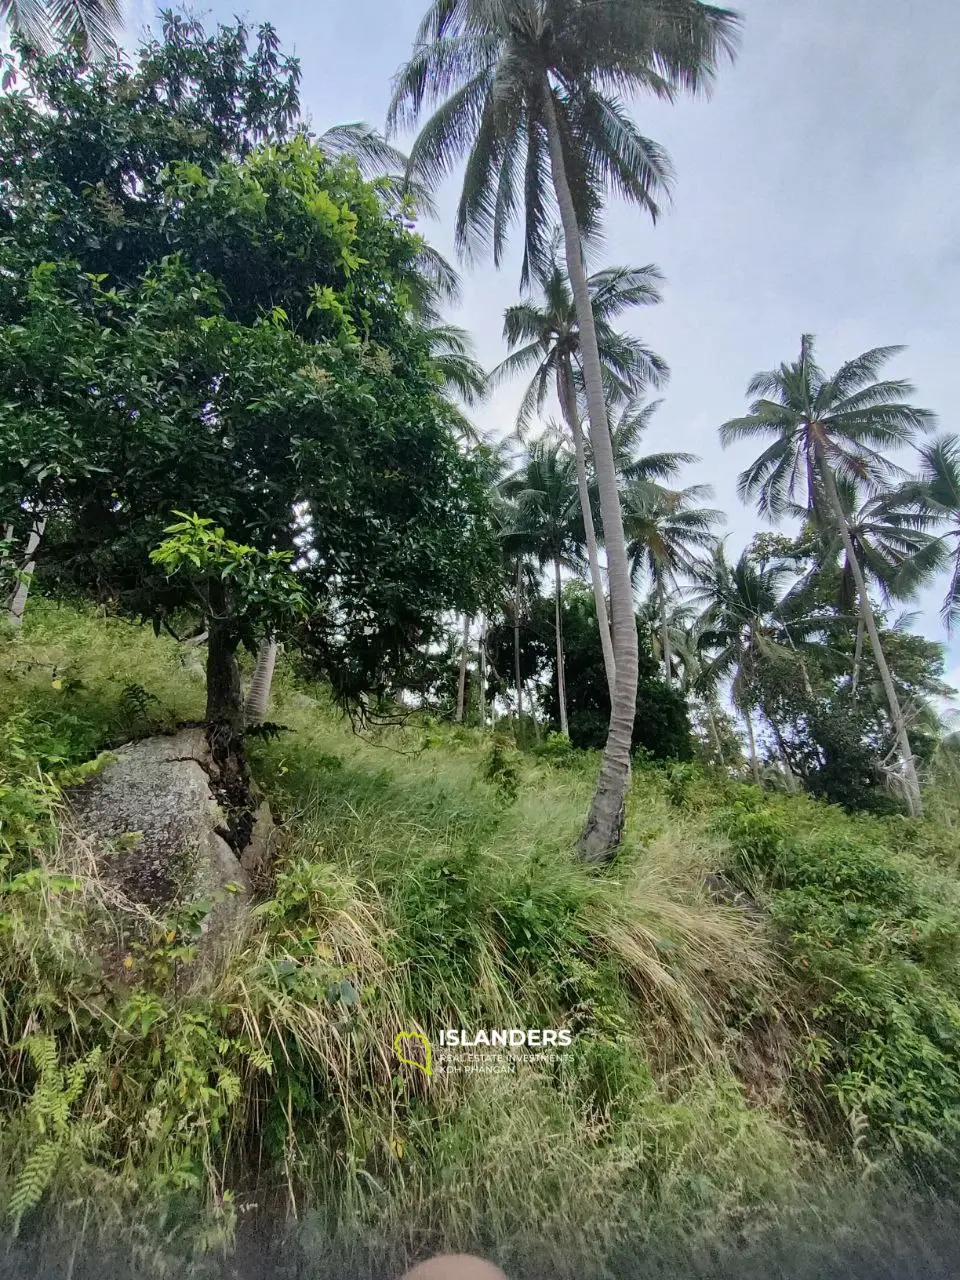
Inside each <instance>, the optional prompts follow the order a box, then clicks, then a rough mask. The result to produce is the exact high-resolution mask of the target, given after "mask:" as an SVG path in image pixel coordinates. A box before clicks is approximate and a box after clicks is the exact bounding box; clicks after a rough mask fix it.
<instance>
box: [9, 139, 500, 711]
mask: <svg viewBox="0 0 960 1280" xmlns="http://www.w3.org/2000/svg"><path fill="white" fill-rule="evenodd" d="M217 175H218V182H217V184H216V186H215V189H214V190H213V191H211V185H213V184H211V183H209V182H208V181H207V179H206V178H205V177H204V176H203V175H202V174H199V175H198V174H197V173H195V172H193V171H190V172H188V173H183V172H182V171H181V172H180V176H179V178H178V179H177V183H178V185H177V199H176V204H175V214H174V215H173V218H174V220H175V221H176V222H177V224H178V225H177V234H178V235H179V236H180V237H181V240H182V242H183V243H184V245H185V246H186V245H187V244H188V243H189V244H190V246H191V248H192V254H191V256H192V257H193V258H194V263H198V262H203V261H206V262H207V265H208V267H210V268H216V267H217V266H218V265H220V264H221V263H222V264H223V271H222V275H221V276H220V278H219V279H215V278H214V277H213V276H212V275H209V274H204V275H201V274H197V273H196V271H195V270H192V269H191V268H190V267H188V266H187V265H186V263H185V261H184V258H185V257H186V256H187V255H186V253H184V255H183V256H182V257H180V258H175V257H165V258H164V259H163V260H162V261H161V262H160V264H159V265H158V266H157V267H156V268H155V269H153V270H150V271H148V272H147V273H146V274H145V275H144V277H143V279H142V281H141V282H140V283H139V284H138V285H137V286H135V287H121V288H111V289H108V288H107V287H106V285H105V284H104V283H101V282H100V281H98V280H97V279H96V278H91V276H90V275H89V273H84V272H82V271H79V270H77V269H76V268H73V267H69V266H63V267H59V268H58V267H53V266H51V265H46V266H44V265H41V266H38V267H35V268H33V269H32V270H31V271H30V272H29V273H28V274H26V275H25V276H23V275H21V274H20V273H18V272H10V271H8V272H6V273H5V274H4V276H3V280H4V284H3V288H2V296H0V313H2V314H3V315H4V317H5V318H6V319H7V321H8V323H7V326H6V328H5V329H4V331H3V335H2V340H0V385H2V387H3V413H2V418H0V439H2V443H3V449H2V454H3V459H4V461H3V464H2V466H0V520H2V519H4V518H5V517H6V514H7V513H8V512H9V513H11V514H15V513H16V512H17V511H20V510H23V509H27V510H30V511H32V512H37V513H43V514H44V515H45V516H46V518H47V534H46V548H45V554H44V557H43V559H42V561H41V562H40V567H39V569H38V576H40V578H41V580H42V582H43V584H44V585H45V587H46V589H47V590H54V591H58V592H61V593H69V592H74V591H76V592H81V593H83V594H87V595H94V596H96V597H97V598H108V599H112V600H113V601H114V603H115V605H116V607H118V608H119V609H121V610H122V611H124V612H127V613H133V614H138V615H140V616H144V617H149V618H151V619H152V620H153V621H154V624H155V625H156V626H158V627H159V626H162V625H165V624H166V625H173V619H175V617H176V615H177V613H178V611H181V610H184V609H190V608H192V607H194V606H195V602H196V589H195V584H193V585H191V584H190V583H189V582H188V581H187V580H186V579H185V578H184V576H183V575H182V574H170V575H168V574H166V573H164V572H163V571H162V569H163V566H162V565H161V564H158V563H157V562H155V561H154V562H151V559H150V552H151V551H152V550H153V549H154V548H155V547H157V546H158V545H159V544H160V543H161V542H162V541H163V540H164V530H165V529H166V527H167V526H168V525H169V523H170V521H171V518H172V516H173V512H174V511H185V512H187V513H193V512H196V513H198V515H200V516H201V517H204V518H207V519H212V520H213V521H215V522H216V524H217V526H218V527H222V528H223V530H224V537H225V538H226V539H227V540H228V541H230V542H232V543H236V544H240V545H243V546H249V547H252V548H254V549H255V550H256V551H257V553H258V554H261V555H269V554H271V553H274V552H277V553H283V554H291V555H294V556H295V557H296V571H297V576H298V580H299V581H300V582H302V584H303V589H304V591H305V592H307V593H308V596H309V601H310V608H309V610H308V611H307V612H308V617H307V618H306V619H305V620H304V621H303V622H302V623H299V624H297V625H296V626H293V625H292V624H291V625H289V626H288V629H287V634H288V638H289V639H290V641H291V643H295V644H297V645H298V646H299V647H300V648H301V649H302V650H303V651H304V652H305V653H307V654H308V655H310V656H311V657H312V658H313V660H314V661H315V662H316V663H317V664H318V665H319V666H320V667H321V668H322V669H323V670H324V671H326V672H327V673H328V674H329V675H330V676H331V678H332V679H333V680H334V683H335V685H336V687H337V690H338V692H339V693H340V694H341V696H342V697H343V698H344V699H350V698H353V699H355V698H357V697H359V695H360V694H361V693H363V692H365V691H366V690H368V689H379V688H382V687H384V686H385V685H386V684H388V683H389V682H390V681H392V680H395V674H396V672H397V671H398V669H400V668H401V667H402V665H403V662H404V661H405V658H406V656H407V655H408V654H409V653H410V652H411V651H413V650H414V649H416V648H417V646H420V645H422V644H424V643H425V642H426V641H427V640H428V639H429V637H430V634H431V631H432V629H433V628H434V627H435V626H436V619H437V618H439V616H440V615H441V613H442V612H443V610H444V609H447V608H450V607H456V606H457V605H458V604H461V605H462V604H464V603H466V604H471V603H472V602H473V601H474V600H475V598H476V594H477V593H476V591H475V590H474V586H475V585H476V584H477V583H478V582H479V581H480V579H481V578H482V577H483V576H484V575H486V574H487V573H488V572H489V566H490V564H491V563H492V559H491V557H492V546H491V547H488V545H487V534H486V529H485V521H484V512H485V509H486V502H485V497H484V491H483V485H482V477H481V476H480V475H479V474H478V472H477V469H476V468H475V467H474V466H473V465H472V464H471V463H470V462H469V461H468V460H467V459H466V458H465V456H464V455H463V454H462V453H461V452H460V450H459V448H458V446H457V442H456V439H455V435H454V432H453V427H452V423H451V419H450V414H449V409H448V406H447V404H446V402H445V400H444V399H443V397H442V396H441V394H440V390H439V385H438V379H437V374H436V371H435V369H434V366H433V364H432V362H431V360H430V356H429V349H428V344H427V340H426V338H425V336H424V334H423V333H422V331H421V330H420V329H419V328H418V327H417V326H416V325H415V324H413V323H412V322H411V320H410V319H409V317H408V314H407V301H406V293H405V290H404V289H403V268H402V264H403V261H404V258H405V257H408V258H409V257H412V256H413V255H415V254H416V252H417V245H416V243H415V242H414V238H413V237H410V236H409V233H408V232H407V231H405V230H404V229H403V227H402V226H400V225H399V224H398V223H396V222H395V221H394V220H392V219H391V218H389V216H388V215H386V214H385V212H384V210H383V207H382V205H381V204H380V203H379V201H378V199H377V196H376V193H375V192H374V191H373V190H372V189H370V188H369V185H368V184H366V183H364V182H363V181H362V179H360V178H359V175H358V174H357V172H356V169H355V168H354V167H353V166H351V165H349V164H346V165H345V164H344V162H336V163H331V162H329V161H328V160H327V159H326V158H325V157H324V156H323V154H322V153H321V152H319V151H317V150H315V149H313V148H311V147H310V145H309V143H307V142H306V140H303V139H295V140H294V141H292V142H291V143H289V144H285V145H284V146H282V147H279V148H277V149H275V150H272V151H268V152H264V153H253V154H251V155H250V156H249V157H248V158H247V159H246V160H245V161H243V162H242V163H241V164H240V165H237V166H230V165H223V166H221V168H220V169H219V170H218V171H217ZM215 218H216V219H219V220H220V222H221V234H220V235H219V236H217V235H216V234H214V232H213V231H212V230H211V228H210V226H209V220H211V219H215ZM270 243H272V244H274V245H275V246H277V247H276V248H275V249H274V252H273V256H271V255H270V251H269V247H268V246H269V244H270ZM6 248H7V249H8V251H9V256H8V257H7V259H6V261H7V262H18V263H19V262H20V261H22V257H23V255H22V254H21V255H20V257H19V258H18V257H17V255H16V253H15V252H14V251H15V250H16V248H17V246H16V244H11V243H9V242H8V243H7V245H6ZM360 258H362V259H363V261H362V263H361V262H359V261H358V259H360ZM398 261H399V263H400V264H401V267H400V270H399V271H397V272H396V273H394V270H393V266H394V263H395V262H398ZM244 262H246V263H250V264H253V265H254V266H255V267H256V269H257V270H258V272H259V278H260V279H261V280H264V279H265V280H266V281H267V282H268V283H267V284H265V286H264V287H268V288H270V289H272V290H275V292H274V293H273V296H274V297H279V298H281V299H282V300H283V302H284V303H285V306H283V307H275V308H274V309H273V310H272V311H271V312H269V313H266V314H265V308H264V307H263V305H262V303H261V302H260V301H258V299H257V297H256V293H255V285H254V283H253V282H252V281H251V280H249V279H248V277H247V275H246V273H245V271H244V269H243V268H242V267H238V266H237V264H238V263H244ZM295 262H299V263H300V270H299V272H298V271H297V270H295V269H294V265H293V264H294V263H295ZM304 264H307V268H306V270H305V269H304ZM234 272H235V273H237V275H234V274H233V273H234ZM237 276H239V279H238V278H237ZM304 276H306V277H308V279H309V277H312V278H313V280H314V281H321V282H323V283H318V284H315V285H310V284H309V283H305V281H304ZM294 328H295V329H296V330H297V332H294V331H293V330H294ZM471 582H472V584H473V585H468V583H471ZM458 584H459V585H458ZM461 588H465V590H461ZM205 622H206V626H207V629H208V631H209V633H210V640H209V642H208V707H207V716H208V718H209V719H211V720H215V719H216V720H226V721H228V722H229V723H231V724H232V725H235V724H236V723H237V721H238V718H239V715H240V711H239V706H238V702H237V699H236V697H235V696H234V691H235V688H236V684H235V681H234V679H233V677H232V674H231V672H232V668H233V666H234V664H235V661H236V659H235V654H236V649H237V646H238V645H239V644H240V643H244V644H247V645H249V646H250V647H251V648H254V647H256V645H257V643H258V642H259V640H260V639H261V638H262V637H263V636H264V635H266V636H267V637H268V638H269V637H271V636H273V637H275V638H282V637H281V635H280V634H279V633H278V631H277V622H276V616H275V614H274V613H273V612H271V611H270V610H269V609H268V608H267V607H266V602H261V603H260V604H258V605H257V607H253V606H251V607H247V608H243V609H237V608H226V607H225V606H222V605H221V604H220V603H218V602H217V601H215V600H214V601H213V603H212V604H211V606H210V611H209V612H207V613H206V614H205ZM226 667H230V668H231V671H230V672H226V673H225V671H224V668H226ZM225 691H226V692H225ZM224 698H227V701H224V700H223V699H224Z"/></svg>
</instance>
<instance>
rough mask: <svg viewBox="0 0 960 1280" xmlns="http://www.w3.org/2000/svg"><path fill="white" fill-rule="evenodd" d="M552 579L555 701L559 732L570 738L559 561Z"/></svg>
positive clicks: (554, 565) (555, 561)
mask: <svg viewBox="0 0 960 1280" xmlns="http://www.w3.org/2000/svg"><path fill="white" fill-rule="evenodd" d="M553 577H554V582H555V584H556V602H555V613H554V625H555V628H556V632H557V701H558V702H559V703H560V732H561V733H562V734H565V735H566V736H567V737H568V738H569V737H570V726H569V724H568V723H567V680H566V676H565V675H564V671H563V610H562V609H561V607H560V606H561V593H560V592H561V589H560V561H559V560H554V562H553Z"/></svg>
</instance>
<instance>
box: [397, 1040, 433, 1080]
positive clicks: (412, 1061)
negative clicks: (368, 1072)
mask: <svg viewBox="0 0 960 1280" xmlns="http://www.w3.org/2000/svg"><path fill="white" fill-rule="evenodd" d="M407 1040H416V1041H417V1042H418V1043H419V1044H422V1045H423V1049H424V1054H425V1056H426V1063H423V1062H418V1061H417V1060H416V1058H405V1057H404V1056H403V1053H402V1052H401V1047H403V1048H405V1047H406V1046H405V1044H404V1041H407ZM393 1051H394V1053H395V1054H396V1055H397V1057H398V1058H399V1059H400V1061H401V1062H405V1063H406V1064H407V1066H408V1067H416V1068H417V1070H418V1071H422V1072H423V1074H424V1075H425V1076H432V1075H433V1068H432V1066H431V1049H430V1041H429V1040H428V1039H427V1037H426V1036H424V1035H421V1034H420V1032H419V1031H401V1032H400V1034H399V1035H398V1036H397V1038H396V1039H395V1040H394V1042H393Z"/></svg>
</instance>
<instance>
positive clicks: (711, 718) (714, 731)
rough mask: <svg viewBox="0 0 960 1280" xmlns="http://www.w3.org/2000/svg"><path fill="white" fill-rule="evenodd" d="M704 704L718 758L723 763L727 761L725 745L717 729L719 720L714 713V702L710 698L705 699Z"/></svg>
mask: <svg viewBox="0 0 960 1280" xmlns="http://www.w3.org/2000/svg"><path fill="white" fill-rule="evenodd" d="M704 706H705V707H706V709H707V725H708V726H709V728H710V736H711V737H712V738H713V747H714V750H715V751H716V753H717V760H718V761H719V762H720V764H721V765H723V764H725V763H726V761H725V760H724V758H723V747H722V746H721V745H720V734H719V732H718V730H717V720H716V717H715V716H714V714H713V704H712V702H711V701H710V699H708V698H705V699H704Z"/></svg>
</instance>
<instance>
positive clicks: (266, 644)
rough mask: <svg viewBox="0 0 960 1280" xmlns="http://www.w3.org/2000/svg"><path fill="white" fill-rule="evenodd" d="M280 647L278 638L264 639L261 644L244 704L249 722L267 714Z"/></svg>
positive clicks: (245, 714) (254, 721)
mask: <svg viewBox="0 0 960 1280" xmlns="http://www.w3.org/2000/svg"><path fill="white" fill-rule="evenodd" d="M279 648H280V646H279V645H278V644H277V642H276V640H264V641H263V643H262V644H261V645H260V651H259V653H258V654H257V665H256V666H255V667H254V669H253V675H252V676H251V678H250V688H249V690H248V691H247V701H246V704H245V706H244V719H245V720H246V722H247V724H256V723H257V721H258V720H262V719H263V717H264V716H265V715H266V714H267V707H268V706H269V705H270V686H271V684H272V683H273V672H274V669H275V667H276V665H277V652H278V650H279Z"/></svg>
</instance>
